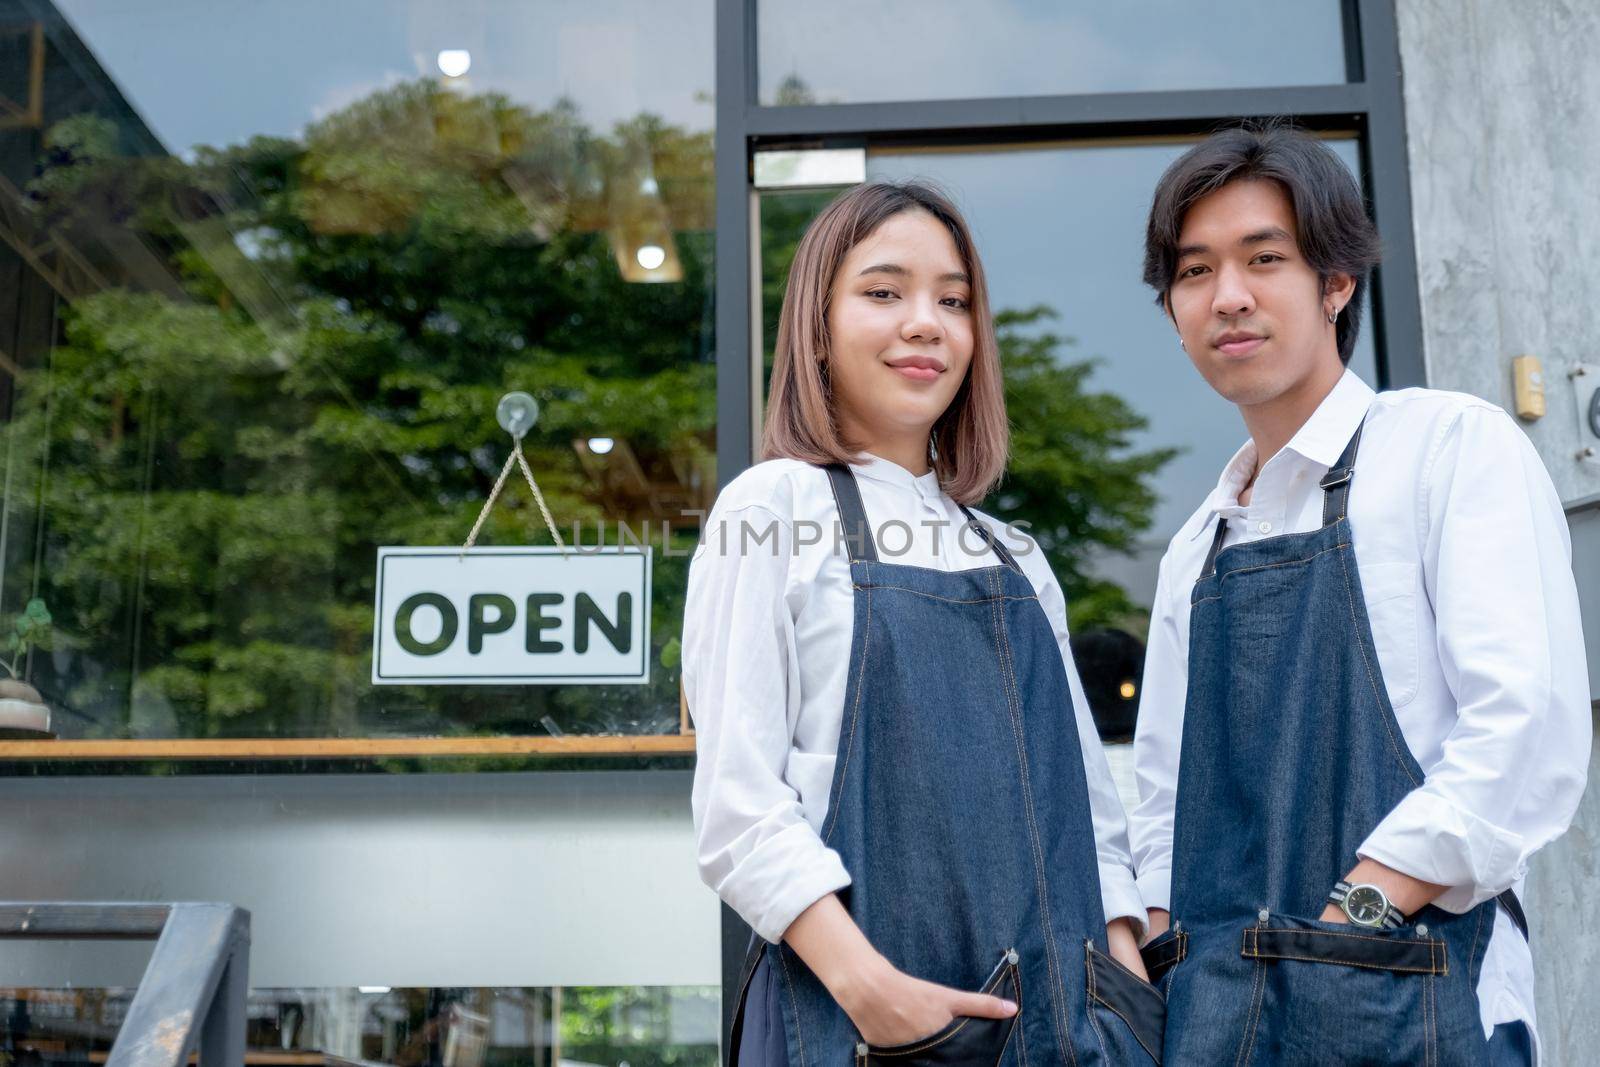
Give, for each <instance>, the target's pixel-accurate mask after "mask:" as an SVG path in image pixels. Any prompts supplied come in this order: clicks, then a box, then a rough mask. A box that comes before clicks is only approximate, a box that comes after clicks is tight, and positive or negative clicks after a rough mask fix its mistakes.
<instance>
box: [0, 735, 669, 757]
mask: <svg viewBox="0 0 1600 1067" xmlns="http://www.w3.org/2000/svg"><path fill="white" fill-rule="evenodd" d="M693 754H694V738H693V737H692V736H683V735H680V734H639V735H632V736H624V737H580V736H574V737H324V738H278V737H238V738H226V739H217V740H206V739H189V740H170V741H162V740H133V741H0V760H246V759H373V758H382V757H402V756H549V757H563V756H689V755H693Z"/></svg>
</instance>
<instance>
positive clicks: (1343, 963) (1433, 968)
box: [1250, 952, 1441, 974]
mask: <svg viewBox="0 0 1600 1067" xmlns="http://www.w3.org/2000/svg"><path fill="white" fill-rule="evenodd" d="M1250 958H1251V959H1255V960H1300V961H1302V962H1304V963H1320V964H1323V965H1324V966H1333V967H1360V968H1362V969H1363V970H1368V971H1388V972H1392V973H1394V974H1439V973H1441V972H1440V971H1439V968H1438V965H1437V964H1434V963H1430V964H1429V965H1428V966H1426V967H1407V966H1406V965H1405V964H1394V965H1391V966H1384V965H1381V964H1377V963H1358V962H1356V961H1355V960H1330V959H1328V958H1327V957H1326V956H1291V955H1290V954H1289V953H1287V952H1285V953H1276V952H1275V953H1273V954H1272V955H1270V956H1260V955H1252V956H1251V957H1250Z"/></svg>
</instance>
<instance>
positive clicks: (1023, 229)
mask: <svg viewBox="0 0 1600 1067" xmlns="http://www.w3.org/2000/svg"><path fill="white" fill-rule="evenodd" d="M1189 143H1190V142H1188V141H1163V142H1156V143H1151V142H1142V143H1141V142H1136V141H1128V142H1124V143H1110V144H1107V143H1096V144H1089V145H1059V144H1058V145H1032V146H1008V147H1003V148H998V147H996V148H973V149H959V150H953V149H952V150H929V149H907V150H893V151H890V150H874V151H871V152H869V153H868V155H867V167H866V174H867V178H868V179H869V180H890V181H897V180H904V179H909V178H917V179H923V180H927V181H931V182H933V183H934V184H936V185H938V186H940V187H941V188H943V189H945V190H946V191H947V192H948V193H949V194H950V195H951V197H952V198H953V199H954V200H955V202H956V203H957V204H958V205H959V206H960V207H961V209H962V211H963V212H964V213H965V214H966V216H967V219H968V220H969V222H970V223H971V225H972V227H973V230H974V232H975V235H976V239H977V243H978V248H979V251H980V252H981V253H982V255H983V261H984V268H985V270H986V271H987V273H988V277H989V286H990V299H991V301H992V303H993V306H994V308H995V311H996V323H997V327H998V334H999V339H1000V347H1001V362H1002V367H1003V369H1004V373H1005V382H1006V398H1007V406H1008V412H1009V415H1010V417H1011V422H1012V428H1013V448H1012V459H1011V463H1010V466H1009V467H1008V469H1007V475H1006V478H1005V480H1004V481H1003V482H1002V484H1001V486H1000V488H999V489H998V490H997V491H996V492H995V493H994V494H993V496H991V498H990V499H989V500H988V501H987V502H986V505H985V506H986V507H987V508H988V509H989V510H991V511H993V512H995V513H997V514H1000V515H1002V516H1004V517H1006V518H1008V519H1018V520H1026V521H1027V522H1029V523H1030V524H1031V532H1032V533H1033V535H1034V536H1035V537H1036V538H1037V539H1038V541H1039V543H1040V546H1041V547H1042V548H1043V550H1044V551H1045V552H1046V553H1047V554H1048V556H1049V558H1050V562H1051V565H1052V567H1053V568H1054V570H1055V573H1056V576H1057V578H1058V579H1059V580H1060V581H1061V585H1062V589H1063V590H1064V591H1065V593H1066V595H1067V601H1068V605H1069V614H1070V623H1071V626H1072V630H1073V633H1074V635H1075V636H1074V652H1075V658H1076V660H1077V664H1078V667H1079V670H1080V672H1081V674H1082V676H1083V680H1084V685H1085V688H1086V690H1087V692H1088V695H1089V698H1090V702H1091V704H1092V705H1093V707H1094V710H1095V713H1096V718H1097V720H1099V722H1100V725H1101V729H1102V735H1103V736H1104V737H1105V738H1106V739H1107V740H1108V741H1123V740H1127V739H1128V738H1129V737H1131V735H1132V731H1133V725H1134V721H1135V716H1136V713H1137V707H1138V683H1139V679H1140V676H1141V673H1142V665H1143V657H1144V639H1145V636H1146V632H1147V630H1148V624H1149V608H1150V605H1151V602H1152V598H1153V594H1154V592H1155V584H1156V570H1157V565H1158V564H1159V563H1160V560H1161V556H1162V553H1163V552H1164V551H1165V550H1166V545H1167V542H1168V540H1169V539H1170V538H1171V537H1172V535H1173V534H1174V533H1175V532H1176V531H1177V529H1178V527H1179V526H1180V525H1182V523H1183V521H1184V520H1185V519H1186V518H1188V516H1189V515H1190V513H1191V512H1193V511H1194V509H1195V508H1196V507H1198V506H1199V505H1200V503H1201V502H1202V500H1203V499H1204V498H1205V496H1206V494H1207V493H1209V492H1210V491H1211V489H1212V487H1213V486H1214V485H1215V484H1216V481H1217V478H1218V476H1219V475H1220V474H1221V472H1222V468H1223V466H1224V465H1225V464H1226V463H1227V461H1228V459H1229V457H1230V456H1231V455H1232V454H1233V452H1234V450H1235V449H1236V448H1237V447H1238V446H1239V445H1240V444H1242V443H1243V442H1244V439H1245V437H1246V436H1247V435H1246V433H1245V430H1244V428H1243V426H1242V425H1241V424H1240V422H1239V417H1238V413H1237V411H1236V410H1235V409H1234V407H1233V406H1232V405H1231V404H1228V403H1227V402H1226V401H1224V400H1223V399H1222V398H1221V397H1219V396H1217V395H1216V393H1214V392H1213V391H1212V390H1211V388H1210V387H1209V386H1207V385H1206V383H1205V381H1204V380H1203V379H1202V378H1201V377H1200V375H1199V373H1198V372H1197V371H1196V370H1195V369H1194V366H1193V364H1192V363H1190V361H1189V360H1188V359H1187V358H1186V357H1185V356H1184V354H1183V351H1182V350H1181V349H1180V348H1179V346H1178V342H1177V337H1176V334H1175V333H1174V332H1173V329H1172V325H1171V323H1170V322H1169V321H1168V319H1167V318H1166V316H1165V315H1164V314H1163V313H1162V311H1161V310H1160V308H1158V307H1157V306H1156V304H1155V301H1154V294H1153V293H1152V292H1151V290H1149V289H1147V288H1146V287H1145V286H1144V284H1143V282H1142V281H1141V280H1140V276H1141V266H1142V259H1143V254H1144V245H1143V241H1144V227H1145V217H1146V214H1147V212H1148V211H1149V205H1150V197H1151V194H1152V192H1153V190H1154V189H1155V185H1156V182H1157V181H1158V180H1159V178H1160V176H1161V173H1162V171H1163V170H1165V169H1166V167H1167V166H1168V165H1169V164H1171V163H1172V161H1173V160H1175V159H1176V158H1177V157H1178V156H1179V155H1180V154H1181V153H1182V152H1183V151H1184V150H1185V149H1186V148H1187V147H1188V145H1189ZM1329 143H1330V144H1331V146H1332V147H1333V148H1334V150H1335V151H1336V152H1337V153H1338V154H1339V156H1340V158H1341V159H1343V160H1344V161H1345V163H1346V164H1347V165H1348V166H1349V167H1350V169H1351V171H1352V172H1353V173H1356V174H1357V175H1358V177H1359V174H1360V166H1359V150H1358V149H1359V145H1358V143H1357V141H1356V140H1355V139H1354V138H1351V137H1338V138H1333V139H1331V140H1330V141H1329ZM837 192H838V190H837V189H823V190H800V191H773V192H767V193H764V194H763V195H762V198H761V210H760V231H761V234H760V236H761V254H762V293H761V320H762V325H763V329H764V335H765V344H766V352H767V358H766V361H765V362H766V367H767V370H768V371H769V372H770V368H771V351H772V345H773V343H774V341H775V336H776V323H777V316H778V311H779V308H780V306H781V302H782V296H783V284H784V282H785V280H786V277H787V272H788V266H789V261H790V259H791V258H792V256H793V251H794V247H795V245H796V244H797V243H798V240H799V237H800V234H801V233H803V232H804V229H805V227H806V226H807V225H808V224H809V222H810V220H811V219H812V218H814V217H815V216H816V213H817V212H819V211H820V210H821V209H822V207H823V206H824V205H826V204H827V203H828V201H829V200H831V199H832V198H833V196H834V195H836V194H837ZM1351 366H1352V367H1353V368H1354V369H1355V371H1356V372H1357V373H1358V374H1360V375H1361V376H1362V377H1363V378H1365V379H1366V380H1367V381H1368V382H1369V383H1371V384H1373V385H1374V386H1376V385H1377V384H1378V377H1377V366H1376V357H1375V348H1374V344H1373V330H1372V326H1371V323H1370V320H1369V321H1368V323H1367V325H1366V326H1365V327H1364V328H1363V331H1362V333H1361V337H1360V341H1359V343H1358V345H1357V348H1356V352H1355V354H1354V356H1353V357H1352V359H1351ZM1130 783H1131V779H1130ZM1130 794H1131V788H1130Z"/></svg>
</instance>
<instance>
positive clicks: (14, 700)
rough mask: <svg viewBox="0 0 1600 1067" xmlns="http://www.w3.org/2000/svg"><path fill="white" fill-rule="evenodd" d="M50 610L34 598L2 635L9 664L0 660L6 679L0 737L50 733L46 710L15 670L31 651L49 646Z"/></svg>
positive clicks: (0, 698)
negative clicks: (8, 630)
mask: <svg viewBox="0 0 1600 1067" xmlns="http://www.w3.org/2000/svg"><path fill="white" fill-rule="evenodd" d="M50 635H51V618H50V610H49V609H48V608H46V607H45V606H44V601H42V600H40V599H38V598H37V597H36V598H34V599H33V600H30V601H28V606H27V607H25V608H23V609H22V610H21V611H20V612H18V613H17V617H16V619H15V621H14V622H13V623H12V625H11V631H10V633H9V634H7V636H6V642H5V647H6V651H7V652H9V653H11V662H9V663H7V662H6V661H5V660H4V659H3V658H0V667H3V668H5V672H6V675H7V677H0V735H6V736H24V737H37V736H38V735H40V734H45V735H49V734H50V708H49V706H48V705H46V704H45V702H44V698H43V697H42V696H40V695H39V691H38V690H37V689H35V688H34V687H33V686H31V685H29V684H28V683H27V682H24V681H23V680H22V679H20V678H18V677H17V667H18V666H19V665H20V664H21V663H22V661H23V659H24V657H26V656H27V654H28V650H29V649H33V648H49V647H50V645H51V638H50Z"/></svg>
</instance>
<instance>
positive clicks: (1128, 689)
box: [1117, 682, 1139, 700]
mask: <svg viewBox="0 0 1600 1067" xmlns="http://www.w3.org/2000/svg"><path fill="white" fill-rule="evenodd" d="M1117 691H1118V692H1119V693H1121V694H1122V699H1123V700H1132V699H1133V694H1135V693H1137V692H1138V691H1139V687H1138V686H1136V685H1134V684H1133V683H1132V682H1123V683H1122V688H1121V689H1119V690H1117Z"/></svg>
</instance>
